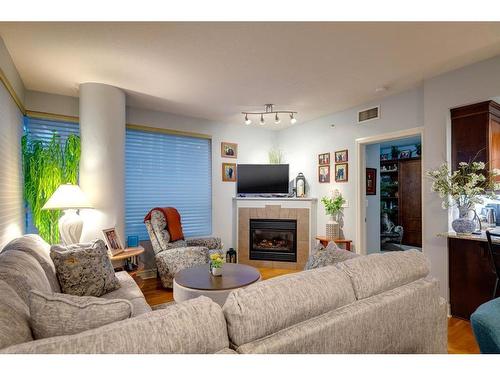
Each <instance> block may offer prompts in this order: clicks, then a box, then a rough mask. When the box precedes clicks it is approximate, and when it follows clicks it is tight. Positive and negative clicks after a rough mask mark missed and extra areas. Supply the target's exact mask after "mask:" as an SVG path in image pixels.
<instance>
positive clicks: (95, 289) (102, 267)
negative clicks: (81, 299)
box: [50, 240, 120, 297]
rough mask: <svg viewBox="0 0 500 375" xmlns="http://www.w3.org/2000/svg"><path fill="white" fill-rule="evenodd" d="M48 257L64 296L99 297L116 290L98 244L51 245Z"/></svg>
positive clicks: (101, 244)
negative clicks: (50, 259) (52, 264)
mask: <svg viewBox="0 0 500 375" xmlns="http://www.w3.org/2000/svg"><path fill="white" fill-rule="evenodd" d="M50 257H51V258H52V260H53V261H54V265H55V267H56V272H57V278H58V280H59V284H60V285H61V290H62V292H63V293H65V294H73V295H76V296H94V297H100V296H102V295H103V294H106V293H109V292H111V291H113V290H115V289H117V288H119V287H120V283H119V282H118V279H117V278H116V276H115V271H114V269H113V265H112V264H111V260H110V259H109V256H108V251H107V249H106V245H105V244H104V242H103V241H102V240H96V241H94V242H91V243H88V244H77V245H69V246H60V245H53V246H52V248H51V249H50Z"/></svg>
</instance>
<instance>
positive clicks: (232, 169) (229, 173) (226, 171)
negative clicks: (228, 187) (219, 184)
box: [222, 163, 236, 182]
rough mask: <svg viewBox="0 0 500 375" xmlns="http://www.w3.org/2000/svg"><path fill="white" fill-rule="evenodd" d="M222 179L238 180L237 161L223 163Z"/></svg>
mask: <svg viewBox="0 0 500 375" xmlns="http://www.w3.org/2000/svg"><path fill="white" fill-rule="evenodd" d="M222 181H225V182H236V163H222Z"/></svg>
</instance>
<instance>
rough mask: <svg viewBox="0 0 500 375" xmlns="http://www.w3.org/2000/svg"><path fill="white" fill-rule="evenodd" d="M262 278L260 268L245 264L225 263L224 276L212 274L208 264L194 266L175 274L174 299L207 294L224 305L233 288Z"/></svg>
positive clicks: (182, 299) (179, 299)
mask: <svg viewBox="0 0 500 375" xmlns="http://www.w3.org/2000/svg"><path fill="white" fill-rule="evenodd" d="M260 279H261V276H260V272H259V270H258V269H256V268H254V267H250V266H247V265H245V264H236V263H226V264H224V265H223V266H222V276H212V274H211V273H210V270H209V265H208V264H203V265H199V266H194V267H191V268H186V269H183V270H181V271H179V272H177V273H176V274H175V276H174V283H173V284H174V300H175V301H176V302H182V301H186V300H188V299H192V298H196V297H199V296H206V297H210V298H211V299H212V300H213V301H214V302H216V303H218V304H219V305H221V306H222V305H223V304H224V302H226V299H227V296H228V295H229V293H231V291H232V290H235V289H238V288H242V287H245V286H247V285H250V284H253V283H255V282H257V281H259V280H260Z"/></svg>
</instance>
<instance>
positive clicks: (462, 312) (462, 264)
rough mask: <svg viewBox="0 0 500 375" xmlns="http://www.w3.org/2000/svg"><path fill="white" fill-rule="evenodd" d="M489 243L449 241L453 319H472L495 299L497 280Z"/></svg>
mask: <svg viewBox="0 0 500 375" xmlns="http://www.w3.org/2000/svg"><path fill="white" fill-rule="evenodd" d="M487 246H488V243H487V242H484V241H479V240H466V239H460V238H448V256H449V259H448V260H449V283H450V285H449V286H450V306H451V315H452V316H455V317H458V318H463V319H469V318H470V315H471V314H472V313H473V312H474V311H475V310H476V309H477V308H478V307H479V306H480V305H482V304H483V303H485V302H487V301H489V300H491V299H492V294H493V288H494V286H495V280H496V276H495V274H494V273H493V268H492V266H491V263H490V258H489V255H488V248H487Z"/></svg>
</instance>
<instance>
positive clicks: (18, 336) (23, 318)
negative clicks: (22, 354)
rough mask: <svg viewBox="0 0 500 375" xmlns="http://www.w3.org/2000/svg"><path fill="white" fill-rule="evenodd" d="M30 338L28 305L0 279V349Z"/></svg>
mask: <svg viewBox="0 0 500 375" xmlns="http://www.w3.org/2000/svg"><path fill="white" fill-rule="evenodd" d="M32 340H33V336H32V335H31V329H30V324H29V311H28V306H27V305H26V304H25V303H24V302H23V300H22V299H21V297H19V296H18V295H17V293H16V292H15V291H14V289H12V288H11V287H10V286H9V284H7V283H6V282H5V281H2V280H0V349H2V348H5V347H8V346H11V345H16V344H20V343H23V342H27V341H32Z"/></svg>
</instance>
